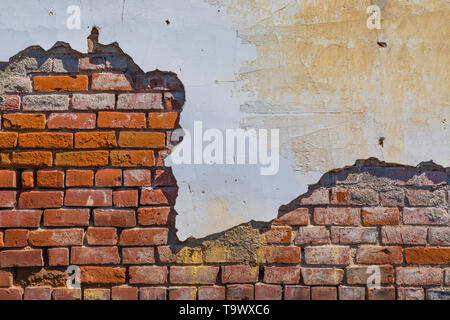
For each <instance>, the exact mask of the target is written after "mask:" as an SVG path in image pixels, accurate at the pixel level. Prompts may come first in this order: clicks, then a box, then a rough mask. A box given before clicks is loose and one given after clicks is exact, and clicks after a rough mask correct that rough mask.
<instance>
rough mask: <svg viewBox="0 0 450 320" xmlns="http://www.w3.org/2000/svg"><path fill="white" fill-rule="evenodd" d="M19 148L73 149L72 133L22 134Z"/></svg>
mask: <svg viewBox="0 0 450 320" xmlns="http://www.w3.org/2000/svg"><path fill="white" fill-rule="evenodd" d="M19 147H21V148H26V149H72V148H73V137H72V134H71V133H22V134H20V136H19Z"/></svg>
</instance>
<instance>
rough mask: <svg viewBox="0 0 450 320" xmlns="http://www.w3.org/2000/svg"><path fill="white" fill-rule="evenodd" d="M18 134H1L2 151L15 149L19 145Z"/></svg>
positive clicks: (0, 144)
mask: <svg viewBox="0 0 450 320" xmlns="http://www.w3.org/2000/svg"><path fill="white" fill-rule="evenodd" d="M17 135H18V134H17V132H0V149H13V148H15V147H16V145H17Z"/></svg>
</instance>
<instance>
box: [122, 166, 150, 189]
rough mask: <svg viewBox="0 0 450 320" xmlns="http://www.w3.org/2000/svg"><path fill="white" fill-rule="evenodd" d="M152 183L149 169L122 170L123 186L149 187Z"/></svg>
mask: <svg viewBox="0 0 450 320" xmlns="http://www.w3.org/2000/svg"><path fill="white" fill-rule="evenodd" d="M151 183H152V177H151V171H150V170H144V169H136V170H124V171H123V185H124V186H125V187H149V186H150V185H151Z"/></svg>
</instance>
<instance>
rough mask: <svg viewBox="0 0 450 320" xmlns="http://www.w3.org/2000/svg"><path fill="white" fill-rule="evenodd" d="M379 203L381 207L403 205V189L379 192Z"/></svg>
mask: <svg viewBox="0 0 450 320" xmlns="http://www.w3.org/2000/svg"><path fill="white" fill-rule="evenodd" d="M380 204H381V206H382V207H404V206H405V191H403V190H391V191H386V192H380Z"/></svg>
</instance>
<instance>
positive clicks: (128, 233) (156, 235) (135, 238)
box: [119, 228, 169, 246]
mask: <svg viewBox="0 0 450 320" xmlns="http://www.w3.org/2000/svg"><path fill="white" fill-rule="evenodd" d="M168 233H169V230H168V229H167V228H149V229H127V230H123V231H122V234H121V235H120V242H119V245H121V246H154V245H161V244H166V243H167V237H168Z"/></svg>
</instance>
